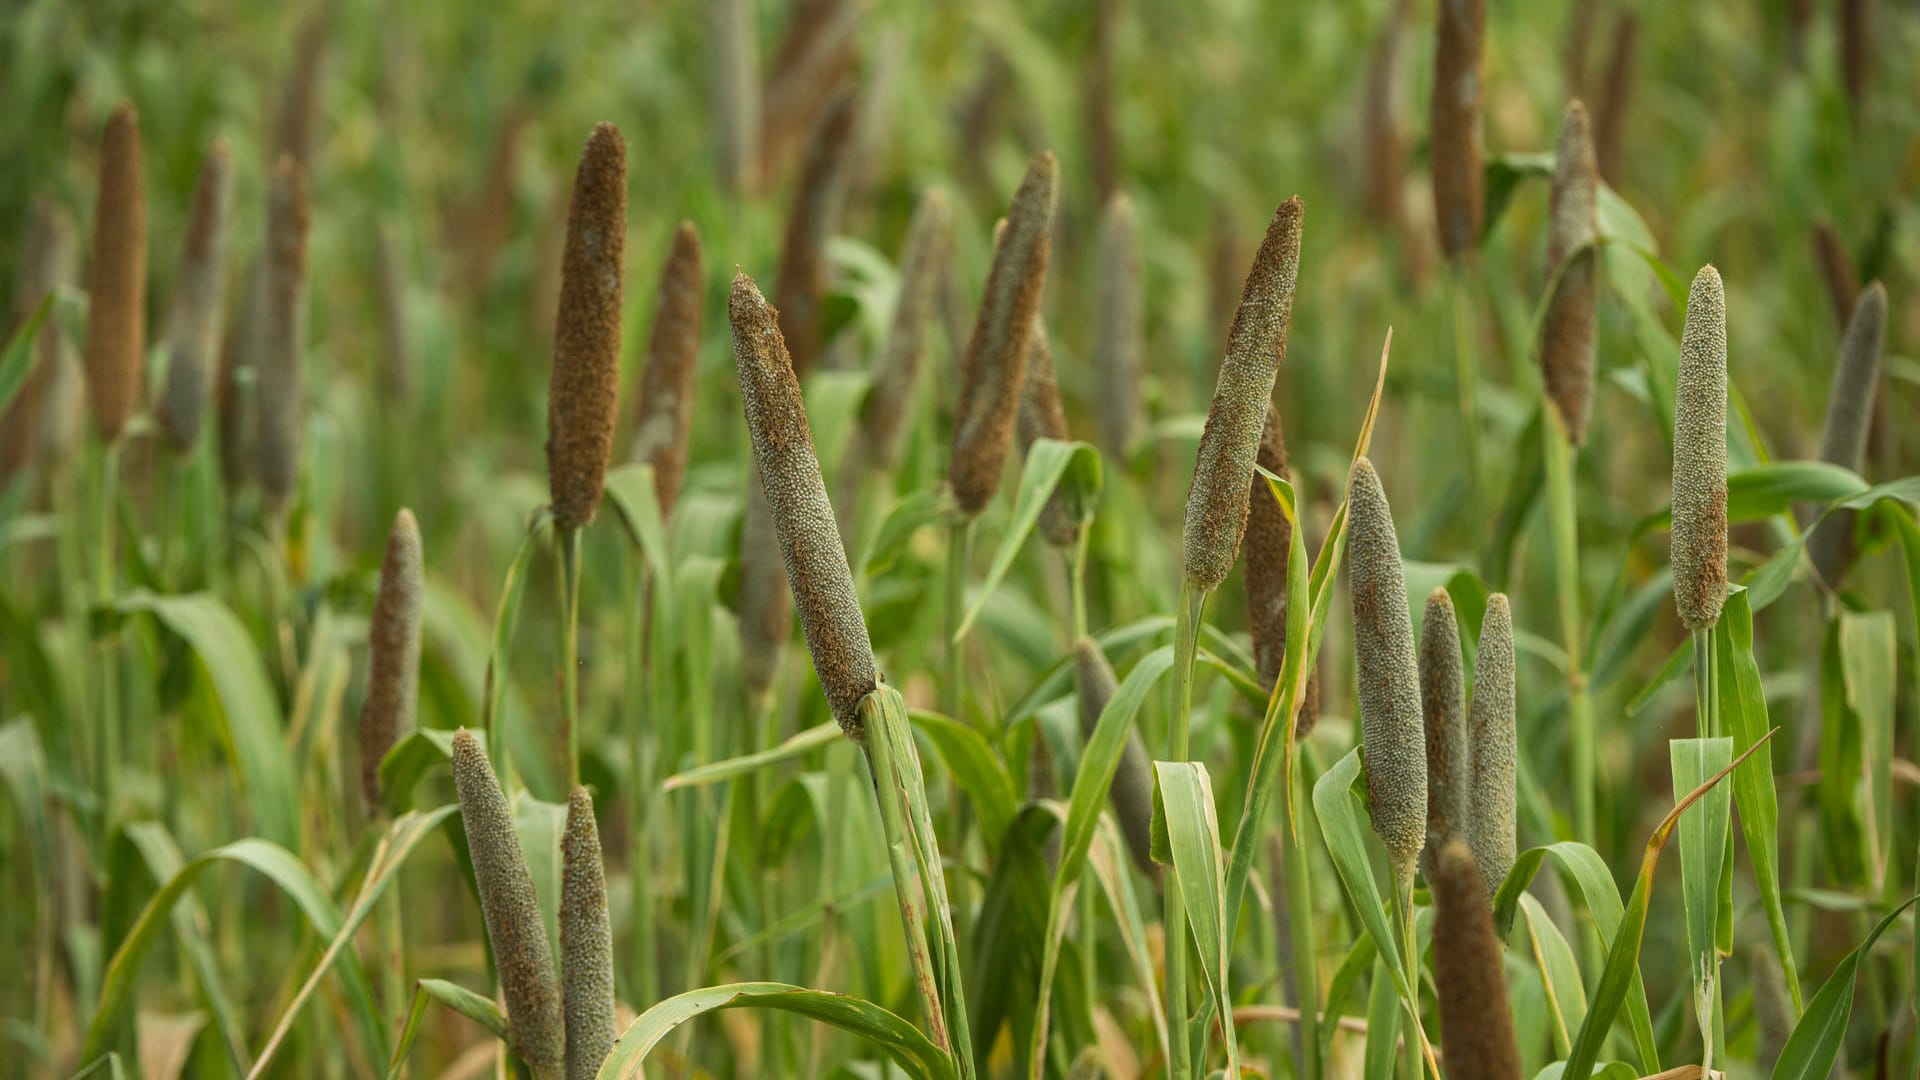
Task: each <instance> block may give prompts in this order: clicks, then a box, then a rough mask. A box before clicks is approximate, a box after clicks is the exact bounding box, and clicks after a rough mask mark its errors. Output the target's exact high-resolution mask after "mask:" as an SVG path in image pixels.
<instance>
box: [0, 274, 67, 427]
mask: <svg viewBox="0 0 1920 1080" xmlns="http://www.w3.org/2000/svg"><path fill="white" fill-rule="evenodd" d="M53 296H54V294H53V293H51V292H49V293H47V295H46V298H45V299H43V300H41V301H40V306H39V307H37V308H35V309H33V314H32V315H30V316H28V317H27V321H26V322H24V323H22V324H20V329H18V330H15V331H14V332H13V336H12V337H10V338H8V339H7V344H6V347H5V348H4V349H0V413H4V412H6V411H7V407H8V406H9V405H12V404H13V396H14V395H15V394H17V393H19V392H20V388H21V387H23V386H25V385H26V384H27V376H28V375H29V374H31V373H32V372H33V359H34V358H33V339H34V336H35V335H37V334H38V333H39V332H40V325H41V324H42V323H44V322H46V321H47V312H49V311H52V310H53Z"/></svg>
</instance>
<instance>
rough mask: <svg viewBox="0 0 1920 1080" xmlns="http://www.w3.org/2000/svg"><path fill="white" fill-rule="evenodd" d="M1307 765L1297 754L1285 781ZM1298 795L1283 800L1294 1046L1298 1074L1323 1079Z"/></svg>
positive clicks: (1290, 781) (1310, 902)
mask: <svg viewBox="0 0 1920 1080" xmlns="http://www.w3.org/2000/svg"><path fill="white" fill-rule="evenodd" d="M1304 768H1305V766H1304V765H1301V764H1300V763H1299V758H1298V757H1297V756H1296V758H1295V765H1294V768H1290V769H1289V770H1288V774H1287V776H1286V783H1288V784H1290V785H1292V784H1295V782H1296V780H1295V771H1296V770H1298V769H1304ZM1304 780H1305V778H1304V777H1301V778H1300V786H1305V785H1304ZM1298 796H1299V791H1298V788H1291V789H1290V790H1289V791H1288V792H1287V797H1286V798H1284V799H1281V800H1280V829H1281V833H1280V835H1281V842H1282V843H1284V844H1285V845H1286V860H1287V920H1288V923H1289V929H1290V930H1291V932H1292V938H1293V1006H1294V1008H1296V1009H1298V1010H1299V1011H1300V1022H1299V1024H1297V1025H1296V1026H1295V1028H1294V1030H1295V1031H1296V1032H1297V1033H1298V1035H1299V1038H1298V1039H1297V1040H1296V1041H1295V1043H1294V1046H1295V1049H1296V1050H1297V1051H1298V1054H1299V1059H1300V1060H1299V1061H1298V1062H1296V1064H1297V1065H1298V1067H1299V1070H1300V1073H1299V1074H1300V1075H1301V1076H1303V1077H1305V1078H1306V1080H1320V1077H1321V1063H1320V983H1319V978H1318V973H1317V972H1316V971H1315V970H1314V966H1313V883H1312V880H1311V878H1309V876H1308V875H1309V874H1310V873H1311V872H1312V871H1311V870H1310V869H1309V864H1308V862H1307V847H1306V844H1305V843H1304V842H1303V841H1302V839H1301V837H1302V836H1304V835H1305V833H1304V832H1303V831H1302V830H1301V828H1300V826H1301V824H1302V823H1301V822H1300V821H1299V820H1297V818H1296V815H1295V813H1294V809H1295V807H1301V808H1304V807H1306V806H1307V805H1308V804H1307V803H1306V802H1295V799H1296V798H1297V797H1298Z"/></svg>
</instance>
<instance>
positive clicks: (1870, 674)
mask: <svg viewBox="0 0 1920 1080" xmlns="http://www.w3.org/2000/svg"><path fill="white" fill-rule="evenodd" d="M1898 649H1899V645H1898V635H1897V634H1896V633H1895V631H1894V625H1893V615H1892V613H1891V612H1886V611H1873V612H1865V613H1855V612H1850V611H1849V612H1842V613H1841V615H1840V672H1841V677H1842V680H1843V682H1844V685H1845V687H1846V702H1847V712H1848V713H1850V714H1851V715H1852V717H1853V718H1854V721H1855V723H1857V724H1858V731H1859V735H1860V739H1859V745H1858V751H1857V752H1858V755H1859V762H1860V765H1861V769H1860V774H1859V775H1856V776H1855V777H1853V778H1852V779H1851V780H1849V781H1848V782H1847V783H1848V791H1849V797H1850V798H1851V792H1852V785H1853V782H1854V781H1858V782H1860V783H1862V784H1864V786H1865V796H1866V798H1865V802H1864V805H1865V810H1866V812H1865V814H1864V815H1862V818H1863V820H1862V822H1861V824H1862V826H1863V827H1864V829H1865V833H1866V835H1865V837H1864V839H1865V844H1866V858H1867V881H1868V884H1869V885H1871V886H1872V888H1873V891H1874V892H1876V893H1879V892H1882V891H1884V890H1885V888H1886V880H1887V870H1888V866H1889V864H1890V861H1891V859H1892V856H1893V774H1892V769H1893V711H1894V688H1895V687H1896V686H1897V685H1898V681H1897V676H1898V672H1897V670H1896V668H1897V664H1896V660H1897V654H1898Z"/></svg>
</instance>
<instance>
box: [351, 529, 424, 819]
mask: <svg viewBox="0 0 1920 1080" xmlns="http://www.w3.org/2000/svg"><path fill="white" fill-rule="evenodd" d="M422 564H423V560H422V557H421V553H420V525H419V523H418V522H416V521H414V519H413V511H411V510H408V509H406V508H404V507H402V508H401V510H400V512H399V513H398V514H396V515H394V518H393V530H392V531H391V532H389V533H388V534H387V554H386V557H385V559H383V560H382V561H381V563H380V591H379V592H378V593H377V594H376V595H375V597H374V600H373V618H372V619H371V620H369V621H368V623H367V698H366V701H365V702H364V703H363V704H362V705H361V706H360V792H361V794H362V795H364V796H366V800H367V805H368V806H378V805H379V803H380V762H381V761H382V760H383V759H385V758H386V756H387V751H389V750H392V749H393V747H394V744H395V743H397V742H399V741H400V740H401V739H403V738H405V737H406V736H407V735H408V734H409V733H410V732H412V731H413V728H414V714H415V711H416V709H417V706H418V703H419V699H420V609H421V597H422V578H423V565H422Z"/></svg>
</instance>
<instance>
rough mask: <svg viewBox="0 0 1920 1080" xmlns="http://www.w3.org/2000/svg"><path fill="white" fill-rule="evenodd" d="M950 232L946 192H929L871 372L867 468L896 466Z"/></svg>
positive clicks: (865, 412)
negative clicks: (883, 345) (882, 349)
mask: <svg viewBox="0 0 1920 1080" xmlns="http://www.w3.org/2000/svg"><path fill="white" fill-rule="evenodd" d="M952 231H953V206H952V202H951V200H949V199H948V197H947V193H946V191H945V190H943V189H941V188H937V187H930V188H928V189H927V190H926V191H925V192H923V193H922V194H921V196H920V204H919V205H918V206H916V207H915V208H914V211H913V221H912V222H911V223H910V224H909V225H908V226H907V239H906V242H905V243H904V244H903V245H902V247H901V249H900V292H899V294H898V296H897V297H896V298H895V299H894V302H893V322H892V324H891V325H890V326H889V328H888V330H887V344H886V352H885V354H884V355H883V356H882V357H881V360H880V364H879V367H878V369H877V370H876V371H875V372H874V381H873V391H872V392H871V393H869V394H868V395H867V402H866V405H865V407H863V408H862V409H861V411H860V427H861V430H862V432H863V433H864V436H863V437H864V440H865V445H866V448H867V452H868V453H869V454H870V455H871V460H870V464H871V465H872V467H873V468H875V469H877V470H880V471H883V472H891V471H893V470H895V469H897V468H898V467H899V465H900V454H901V450H902V448H903V443H904V442H905V436H906V432H907V423H908V421H909V420H911V419H912V417H913V412H914V409H913V405H914V395H915V391H916V390H917V388H918V386H919V381H920V364H921V361H922V360H923V358H924V357H925V356H926V351H927V321H928V319H929V318H931V316H932V314H933V308H934V304H935V302H936V301H937V300H938V298H939V288H940V279H941V276H942V273H943V271H944V270H945V268H946V266H947V255H948V252H949V251H950V250H951V247H952Z"/></svg>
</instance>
